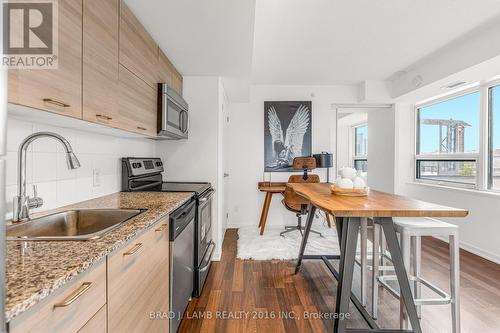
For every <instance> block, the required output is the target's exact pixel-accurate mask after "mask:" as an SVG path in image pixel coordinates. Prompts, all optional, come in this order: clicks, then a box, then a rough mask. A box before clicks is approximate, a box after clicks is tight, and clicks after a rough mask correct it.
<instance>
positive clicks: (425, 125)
mask: <svg viewBox="0 0 500 333" xmlns="http://www.w3.org/2000/svg"><path fill="white" fill-rule="evenodd" d="M480 108H481V100H480V93H479V91H475V92H472V93H469V94H466V95H462V96H458V97H455V98H451V99H448V100H444V101H441V102H438V103H434V104H429V105H425V106H422V107H419V108H418V109H417V156H416V178H417V179H419V180H429V181H434V182H440V183H448V184H462V185H470V186H476V185H477V166H478V163H477V162H478V156H479V138H480V134H479V131H480V126H479V119H480Z"/></svg>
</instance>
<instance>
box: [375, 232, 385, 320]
mask: <svg viewBox="0 0 500 333" xmlns="http://www.w3.org/2000/svg"><path fill="white" fill-rule="evenodd" d="M379 246H380V225H378V224H377V223H373V250H372V317H373V319H377V312H378V276H379V270H378V267H379V264H380V252H379V250H380V248H379ZM382 253H383V252H382Z"/></svg>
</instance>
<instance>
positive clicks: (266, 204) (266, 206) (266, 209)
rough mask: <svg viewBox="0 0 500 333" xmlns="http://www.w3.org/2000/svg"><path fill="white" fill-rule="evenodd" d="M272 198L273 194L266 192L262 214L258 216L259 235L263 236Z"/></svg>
mask: <svg viewBox="0 0 500 333" xmlns="http://www.w3.org/2000/svg"><path fill="white" fill-rule="evenodd" d="M272 198H273V194H272V193H271V192H266V198H265V199H264V205H263V206H262V213H261V214H260V222H259V228H260V234H261V235H263V234H264V229H265V228H266V222H267V213H269V206H270V205H271V199H272Z"/></svg>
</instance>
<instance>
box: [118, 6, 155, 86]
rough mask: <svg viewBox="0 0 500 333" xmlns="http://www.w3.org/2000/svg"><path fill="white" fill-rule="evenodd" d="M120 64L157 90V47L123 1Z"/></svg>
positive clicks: (121, 9) (121, 8) (121, 7)
mask: <svg viewBox="0 0 500 333" xmlns="http://www.w3.org/2000/svg"><path fill="white" fill-rule="evenodd" d="M120 64H122V65H123V66H124V67H126V68H127V69H128V70H129V71H131V72H132V73H134V74H135V75H137V76H138V77H140V78H141V79H142V80H144V82H146V83H147V84H148V85H149V86H151V88H154V89H156V88H157V84H158V74H157V67H158V45H157V44H156V43H155V41H154V40H153V38H152V37H151V36H150V35H149V33H148V32H147V31H146V29H144V27H143V26H142V24H141V23H140V22H139V20H138V19H137V18H136V17H135V16H134V14H133V13H132V12H131V11H130V9H129V8H128V7H127V5H126V4H125V2H124V1H123V0H122V1H121V5H120Z"/></svg>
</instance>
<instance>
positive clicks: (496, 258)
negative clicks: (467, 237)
mask: <svg viewBox="0 0 500 333" xmlns="http://www.w3.org/2000/svg"><path fill="white" fill-rule="evenodd" d="M434 238H437V239H439V240H442V241H443V242H445V243H448V237H442V236H434ZM459 244H460V248H461V249H463V250H465V251H467V252H470V253H473V254H475V255H477V256H480V257H481V258H484V259H486V260H489V261H492V262H494V263H495V264H499V265H500V255H498V254H495V253H491V252H489V251H485V250H483V249H481V248H478V247H477V246H474V245H471V244H469V243H466V242H463V241H460V242H459Z"/></svg>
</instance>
